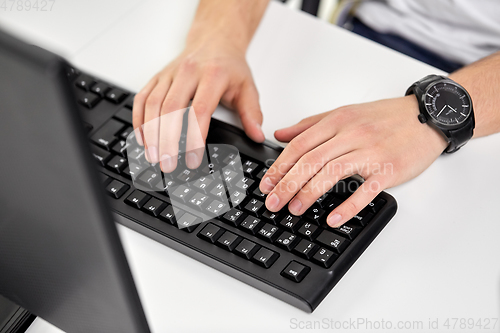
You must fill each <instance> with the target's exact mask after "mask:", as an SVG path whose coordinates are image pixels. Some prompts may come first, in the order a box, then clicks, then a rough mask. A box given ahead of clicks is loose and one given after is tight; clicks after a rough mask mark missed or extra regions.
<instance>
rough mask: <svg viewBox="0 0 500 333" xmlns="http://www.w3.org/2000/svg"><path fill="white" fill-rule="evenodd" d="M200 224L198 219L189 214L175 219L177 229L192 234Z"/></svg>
mask: <svg viewBox="0 0 500 333" xmlns="http://www.w3.org/2000/svg"><path fill="white" fill-rule="evenodd" d="M200 223H201V219H200V218H198V217H196V216H194V215H191V214H189V213H184V214H182V216H181V217H180V218H178V219H177V227H178V228H179V229H182V230H183V231H186V232H193V230H195V229H196V227H197V226H198V224H200Z"/></svg>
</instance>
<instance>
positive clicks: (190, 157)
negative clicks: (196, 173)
mask: <svg viewBox="0 0 500 333" xmlns="http://www.w3.org/2000/svg"><path fill="white" fill-rule="evenodd" d="M186 164H187V167H188V168H189V169H196V168H197V167H198V166H199V159H198V155H196V153H189V154H187V156H186Z"/></svg>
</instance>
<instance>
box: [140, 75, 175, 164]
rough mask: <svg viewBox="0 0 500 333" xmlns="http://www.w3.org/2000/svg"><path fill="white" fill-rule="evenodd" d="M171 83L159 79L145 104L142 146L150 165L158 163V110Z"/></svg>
mask: <svg viewBox="0 0 500 333" xmlns="http://www.w3.org/2000/svg"><path fill="white" fill-rule="evenodd" d="M170 85H171V81H170V80H168V81H166V80H164V79H160V80H158V84H157V85H156V86H155V87H154V88H153V90H152V91H151V93H150V94H149V96H148V98H147V99H146V104H145V115H144V128H143V132H144V141H145V142H144V146H145V151H146V158H147V159H148V161H149V162H150V163H158V162H159V155H158V136H159V130H160V128H159V126H160V119H159V116H160V109H161V105H162V103H163V101H164V99H165V96H167V92H168V90H169V88H170Z"/></svg>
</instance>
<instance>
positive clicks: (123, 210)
mask: <svg viewBox="0 0 500 333" xmlns="http://www.w3.org/2000/svg"><path fill="white" fill-rule="evenodd" d="M85 74H87V73H85ZM87 75H89V76H91V77H93V78H94V79H96V80H98V81H99V82H103V83H106V84H108V85H110V86H112V87H116V88H119V89H122V88H120V87H117V86H116V85H114V84H110V83H109V82H106V81H105V80H101V79H99V78H97V77H96V76H94V75H91V74H87ZM72 85H73V87H74V90H75V91H78V89H80V88H78V87H76V86H75V85H74V81H72ZM122 90H124V91H126V92H128V93H129V96H128V97H127V98H125V99H124V100H123V101H122V102H121V103H120V104H113V103H111V102H108V101H107V100H104V99H103V100H102V101H101V102H100V103H99V104H98V105H97V106H96V107H95V108H93V109H91V110H89V109H87V108H85V107H84V106H82V105H80V104H79V108H80V110H81V114H82V116H83V119H84V120H85V121H86V122H88V123H90V124H91V125H92V126H93V129H92V131H90V132H89V133H88V136H89V137H90V136H92V134H94V133H95V132H96V131H97V130H98V129H99V128H100V127H101V126H102V125H103V124H104V123H105V122H106V121H107V120H108V119H110V118H111V117H113V115H114V114H115V113H117V112H118V111H119V110H120V109H121V108H122V107H123V106H124V105H125V104H126V103H127V102H128V101H129V100H130V99H131V98H133V93H131V92H130V91H128V90H126V89H122ZM207 142H217V143H226V144H232V145H234V146H235V147H237V148H238V150H239V151H240V152H241V153H243V154H245V155H247V156H248V157H250V158H252V159H254V160H257V161H261V163H262V162H265V161H266V160H267V159H276V158H277V157H278V155H279V154H280V153H281V151H282V150H283V148H282V147H280V146H278V145H276V144H274V143H272V142H270V141H268V140H266V141H265V142H264V143H263V144H257V143H255V142H253V141H252V140H250V139H249V138H248V137H247V136H246V135H245V133H244V131H243V130H241V129H239V128H237V127H235V126H232V125H230V124H227V123H224V122H222V121H219V120H217V119H215V118H212V121H211V125H210V131H209V135H208V138H207ZM229 142H231V143H229ZM89 144H92V143H90V142H89ZM96 167H97V169H98V171H100V172H102V173H104V174H106V175H108V176H109V177H111V178H113V179H116V180H118V181H120V182H123V183H125V184H127V185H129V186H130V188H129V189H128V190H127V191H126V192H125V194H124V195H123V196H121V198H120V199H114V198H110V199H109V200H108V201H109V206H110V207H111V209H112V213H113V217H114V220H115V221H116V222H118V223H120V224H122V225H124V226H126V227H128V228H130V229H132V230H135V231H137V232H139V233H141V234H143V235H145V236H147V237H149V238H151V239H154V240H156V241H158V242H160V243H162V244H164V245H166V246H168V247H170V248H172V249H174V250H176V251H178V252H180V253H183V254H185V255H187V256H189V257H191V258H193V259H196V260H198V261H200V262H202V263H204V264H206V265H208V266H210V267H213V268H215V269H217V270H219V271H221V272H223V273H225V274H227V275H229V276H232V277H234V278H236V279H238V280H240V281H242V282H244V283H246V284H248V285H251V286H253V287H255V288H257V289H259V290H261V291H263V292H265V293H267V294H269V295H272V296H274V297H276V298H278V299H280V300H282V301H284V302H286V303H288V304H290V305H293V306H295V307H297V308H299V309H301V310H303V311H305V312H308V313H311V312H313V311H314V310H315V309H316V308H317V307H318V305H319V304H320V303H321V301H322V300H323V299H324V298H325V297H326V296H327V295H328V293H329V292H330V291H331V290H332V288H333V287H334V286H335V285H336V284H337V283H338V281H339V280H340V279H341V278H342V277H343V275H344V274H345V273H346V272H347V270H348V269H349V268H350V267H351V266H352V265H353V264H354V262H356V260H357V259H358V258H359V257H360V256H361V254H362V253H363V252H364V251H365V250H366V248H367V247H368V246H369V245H370V244H371V242H372V241H373V240H374V239H375V237H376V236H377V235H378V234H379V233H380V232H381V231H382V229H383V228H384V227H385V226H386V224H387V223H388V222H389V221H390V219H391V218H392V217H393V216H394V215H395V213H396V210H397V203H396V200H395V199H394V198H393V197H392V196H391V195H389V194H388V193H386V192H382V193H380V194H379V195H378V198H380V199H384V200H386V204H385V205H384V206H383V207H382V208H381V210H380V211H379V212H378V213H377V214H376V215H375V216H374V217H373V219H372V220H371V221H370V222H369V223H368V225H367V226H365V227H364V228H363V229H362V230H361V232H360V234H359V235H358V236H357V237H356V238H355V239H354V240H353V241H352V242H351V244H350V245H349V246H348V247H347V249H346V250H345V251H344V252H343V253H342V254H341V255H339V258H338V259H337V260H336V261H335V262H334V263H333V265H332V266H331V267H330V268H323V267H320V266H319V265H317V264H315V263H313V262H311V261H309V260H306V259H303V258H301V257H299V256H297V255H295V254H293V253H291V252H288V251H286V250H284V249H283V248H280V247H278V246H276V245H274V244H271V243H268V242H266V241H264V240H263V239H261V238H258V237H256V236H253V235H251V234H248V233H245V232H244V231H242V230H241V229H239V228H236V227H233V226H231V225H229V224H227V223H224V222H222V221H218V220H211V221H210V222H211V223H214V224H216V225H217V226H219V227H222V228H224V229H225V230H229V231H231V232H233V233H235V234H238V235H240V236H242V237H244V238H246V239H248V240H250V241H252V242H254V243H256V244H259V245H261V246H263V247H266V248H268V249H271V250H273V251H275V252H278V253H279V254H280V256H279V258H278V259H277V260H276V262H275V263H274V264H273V265H272V266H271V267H270V268H267V269H266V268H264V267H261V266H259V265H257V264H255V263H254V262H252V261H250V260H246V259H244V258H242V257H239V256H237V255H236V254H234V253H231V252H228V251H226V250H224V249H222V248H220V247H217V246H216V245H214V244H212V243H210V242H207V241H206V240H203V239H201V238H199V237H197V233H198V232H199V231H200V230H202V228H203V227H204V225H205V224H206V223H207V222H203V223H201V224H200V225H199V226H198V227H197V228H196V230H194V231H193V232H191V233H188V232H186V231H183V230H181V229H178V228H177V227H175V226H173V225H170V224H168V223H167V222H164V221H162V220H160V219H158V218H155V217H153V216H151V215H149V214H147V213H146V212H144V211H141V210H138V209H137V208H134V207H132V206H129V205H127V204H126V203H125V202H124V200H125V198H126V197H127V196H128V195H129V194H130V193H132V192H133V191H134V190H135V188H134V186H133V183H132V180H130V179H128V178H127V177H125V176H122V175H119V174H116V173H114V172H112V171H110V170H108V169H106V168H105V167H101V166H98V165H96ZM148 194H149V195H151V196H152V197H156V198H158V199H160V200H162V201H165V202H167V203H169V202H170V199H169V198H168V197H166V196H164V195H161V194H158V193H155V192H148ZM292 260H294V261H297V262H299V263H301V264H303V265H306V266H308V267H310V268H311V270H310V272H309V273H308V274H307V276H306V277H305V278H304V280H303V281H302V282H300V283H296V282H294V281H291V280H289V279H287V278H285V277H283V276H281V275H280V273H281V271H282V270H283V269H284V268H285V267H286V266H287V265H288V263H289V262H290V261H292Z"/></svg>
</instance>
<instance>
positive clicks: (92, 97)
mask: <svg viewBox="0 0 500 333" xmlns="http://www.w3.org/2000/svg"><path fill="white" fill-rule="evenodd" d="M100 100H101V98H100V97H99V95H96V94H94V93H91V92H88V93H86V94H84V95H82V96H81V97H80V98H79V99H78V102H80V104H82V105H83V106H85V107H86V108H88V109H93V108H94V107H95V106H96V105H97V104H98V103H99V101H100Z"/></svg>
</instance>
